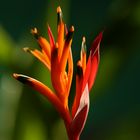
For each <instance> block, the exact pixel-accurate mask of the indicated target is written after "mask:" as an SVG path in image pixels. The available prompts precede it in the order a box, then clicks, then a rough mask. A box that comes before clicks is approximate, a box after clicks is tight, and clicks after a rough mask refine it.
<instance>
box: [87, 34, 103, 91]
mask: <svg viewBox="0 0 140 140" xmlns="http://www.w3.org/2000/svg"><path fill="white" fill-rule="evenodd" d="M102 34H103V32H101V33H100V34H99V35H98V36H97V37H96V39H95V40H94V42H93V45H92V47H91V50H90V52H91V71H90V76H89V80H88V85H89V91H90V90H91V88H92V86H93V84H94V81H95V77H96V73H97V70H98V65H99V61H100V54H99V47H100V42H101V39H102Z"/></svg>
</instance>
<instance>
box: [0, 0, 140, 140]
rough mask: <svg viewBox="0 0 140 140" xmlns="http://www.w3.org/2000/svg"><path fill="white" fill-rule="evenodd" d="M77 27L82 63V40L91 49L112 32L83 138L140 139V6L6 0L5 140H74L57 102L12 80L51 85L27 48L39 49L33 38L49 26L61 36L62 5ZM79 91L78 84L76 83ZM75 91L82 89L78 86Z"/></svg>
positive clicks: (98, 0) (1, 132) (0, 21)
mask: <svg viewBox="0 0 140 140" xmlns="http://www.w3.org/2000/svg"><path fill="white" fill-rule="evenodd" d="M58 5H60V6H61V8H62V10H63V15H64V20H65V22H66V23H67V25H68V27H70V25H74V26H75V34H74V40H73V45H72V49H73V55H74V63H76V61H77V60H78V58H79V51H80V46H81V38H82V36H83V35H85V36H86V38H87V46H88V47H90V44H91V42H92V41H93V39H94V38H95V37H96V35H97V34H98V33H99V32H100V31H103V30H104V35H103V40H102V42H101V61H100V66H99V71H98V74H97V79H96V82H95V85H94V87H93V89H92V93H91V94H90V99H91V103H90V112H89V116H88V120H87V123H86V126H85V129H84V131H83V133H82V136H81V140H86V139H87V140H140V1H139V0H133V1H132V0H86V1H85V0H57V1H56V0H40V1H34V0H20V1H18V0H12V1H9V0H1V1H0V140H58V139H59V140H66V139H67V136H66V132H65V128H64V124H63V122H62V120H61V119H60V117H59V115H58V114H57V112H56V111H55V109H54V108H53V107H52V106H51V104H50V103H49V102H48V101H47V100H46V99H44V98H43V97H42V96H40V95H39V93H37V92H35V91H34V90H32V89H31V88H30V87H28V86H25V85H22V84H21V83H19V82H18V81H16V80H15V79H13V78H12V76H11V75H12V73H13V72H17V73H23V74H26V75H29V76H32V77H34V78H37V79H39V80H40V81H42V82H44V83H46V84H47V85H49V86H50V85H51V83H50V77H49V73H48V71H47V70H46V69H45V67H44V66H43V65H42V64H40V63H39V62H38V60H36V59H35V58H34V57H33V56H31V55H29V54H27V53H24V52H23V51H22V48H23V47H31V48H35V47H38V46H37V43H36V41H35V39H34V38H33V37H32V35H31V34H30V29H31V28H32V27H38V29H39V31H40V33H41V34H43V35H44V36H47V30H46V24H47V23H49V25H50V26H51V28H52V31H53V33H54V35H55V36H56V21H57V20H56V7H57V6H58ZM73 87H74V86H73ZM72 91H73V92H72V93H71V94H74V88H73V89H72Z"/></svg>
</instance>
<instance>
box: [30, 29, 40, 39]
mask: <svg viewBox="0 0 140 140" xmlns="http://www.w3.org/2000/svg"><path fill="white" fill-rule="evenodd" d="M31 34H32V35H33V36H34V37H35V38H36V39H38V37H39V35H38V30H37V28H33V29H31Z"/></svg>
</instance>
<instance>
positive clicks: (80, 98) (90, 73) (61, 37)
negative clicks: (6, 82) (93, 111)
mask: <svg viewBox="0 0 140 140" xmlns="http://www.w3.org/2000/svg"><path fill="white" fill-rule="evenodd" d="M57 16H58V19H57V39H56V42H55V39H54V37H53V34H52V31H51V28H50V27H49V25H48V36H49V41H47V39H46V38H44V37H42V36H40V35H39V34H38V30H37V28H34V29H32V30H31V33H32V34H33V35H34V37H35V38H36V39H37V42H38V44H39V46H40V48H41V50H37V49H34V50H32V49H30V48H24V50H25V51H27V52H29V53H31V54H32V55H33V56H35V57H36V58H37V59H39V60H40V61H41V62H42V63H43V64H44V65H45V66H46V67H47V68H48V69H49V71H50V74H51V82H52V85H53V88H54V92H53V91H52V90H51V89H50V88H49V87H47V86H46V85H44V84H43V83H41V82H39V81H38V80H36V79H33V78H31V77H28V76H25V75H21V74H13V76H14V78H16V79H17V80H19V81H20V82H22V83H24V84H28V85H30V86H31V87H32V88H34V89H35V90H37V91H38V92H40V93H41V94H42V95H44V96H45V97H46V98H47V99H48V100H49V101H50V102H51V103H52V104H53V106H54V107H55V108H56V110H57V111H58V112H59V114H60V116H61V117H62V119H63V120H64V123H65V126H66V130H67V134H68V138H69V140H78V139H79V138H80V134H81V132H82V130H83V127H84V125H85V122H86V119H87V114H88V110H89V91H90V90H91V87H92V86H93V83H94V81H95V76H96V73H97V69H98V64H99V46H100V42H101V38H102V33H100V34H99V36H97V38H96V39H95V41H94V42H93V44H92V47H91V50H90V55H89V57H88V60H86V57H87V56H86V39H85V37H83V40H82V45H81V55H80V60H79V61H78V63H77V73H76V91H75V92H76V93H75V98H74V101H73V105H72V109H69V106H68V101H69V93H70V89H71V83H72V78H73V57H72V51H71V45H72V38H73V34H74V27H73V26H71V28H70V29H69V30H67V27H66V25H65V24H64V22H63V20H62V11H61V8H60V7H58V8H57Z"/></svg>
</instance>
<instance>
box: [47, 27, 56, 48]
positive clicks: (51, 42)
mask: <svg viewBox="0 0 140 140" xmlns="http://www.w3.org/2000/svg"><path fill="white" fill-rule="evenodd" d="M48 35H49V39H50V46H51V50H53V49H54V47H55V40H54V37H53V34H52V31H51V28H50V26H49V25H48Z"/></svg>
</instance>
